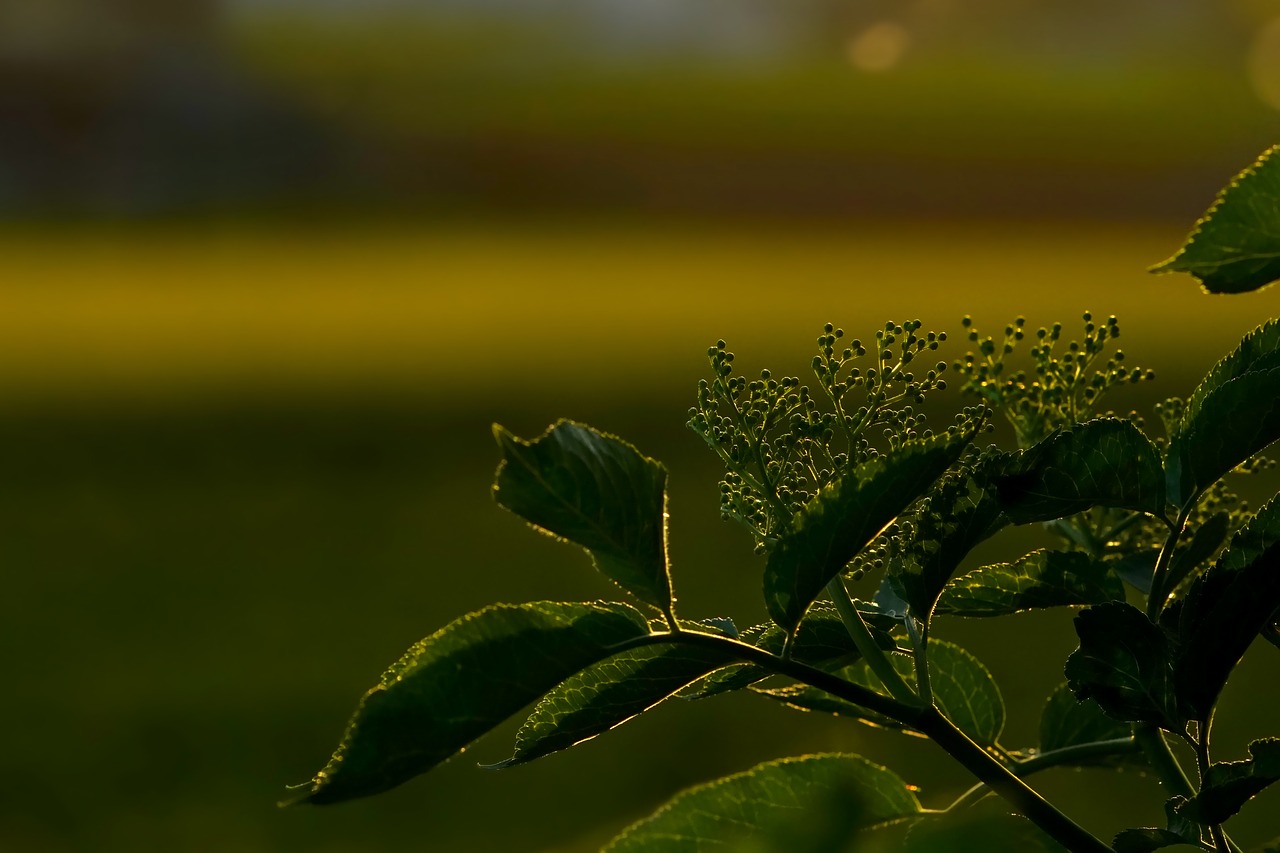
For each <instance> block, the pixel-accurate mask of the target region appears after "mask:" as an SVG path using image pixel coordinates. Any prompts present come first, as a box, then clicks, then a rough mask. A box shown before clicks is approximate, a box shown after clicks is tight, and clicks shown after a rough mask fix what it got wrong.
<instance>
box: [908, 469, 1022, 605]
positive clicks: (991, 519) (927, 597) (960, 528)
mask: <svg viewBox="0 0 1280 853" xmlns="http://www.w3.org/2000/svg"><path fill="white" fill-rule="evenodd" d="M1005 459H1006V457H1000V458H988V459H986V460H985V461H979V462H978V463H977V466H976V467H975V469H974V470H971V471H961V472H958V473H956V474H954V475H948V476H947V477H945V478H944V479H943V480H941V481H940V482H939V483H938V484H937V485H936V486H935V487H934V488H933V490H932V491H931V492H930V493H929V495H928V496H927V497H926V498H925V500H924V501H922V502H921V503H920V507H919V509H918V510H917V511H916V512H915V513H914V514H913V517H912V534H911V537H910V539H908V540H906V541H905V542H903V543H902V544H901V545H900V546H899V550H900V553H899V554H898V557H897V559H895V560H893V561H892V562H891V563H890V566H889V571H888V573H887V578H888V581H889V583H890V584H891V585H892V588H893V590H894V591H895V592H897V593H898V595H900V596H901V597H902V599H903V600H904V601H906V602H907V603H908V604H909V605H910V606H911V610H912V613H913V614H914V615H915V617H916V618H917V619H920V620H923V621H927V620H928V618H929V615H930V614H931V613H932V612H933V608H934V603H935V602H936V601H937V599H938V595H939V594H940V593H941V592H942V590H943V588H944V587H945V586H946V584H947V581H948V580H950V578H951V576H952V574H954V573H955V571H956V569H957V568H959V566H960V563H961V562H962V561H963V560H964V558H965V557H967V556H968V555H969V552H970V551H971V550H973V548H974V546H976V545H978V544H979V543H980V542H982V541H984V540H986V539H988V538H990V537H991V536H994V535H995V534H996V532H998V531H999V530H1000V529H1001V528H1002V527H1004V526H1005V525H1006V524H1008V519H1006V518H1005V517H1004V515H1002V514H1001V511H1000V502H999V500H998V499H997V497H996V491H995V488H994V486H993V485H992V480H991V477H992V476H993V475H994V473H995V472H996V471H997V470H998V469H999V467H1000V466H1001V465H1003V464H1005Z"/></svg>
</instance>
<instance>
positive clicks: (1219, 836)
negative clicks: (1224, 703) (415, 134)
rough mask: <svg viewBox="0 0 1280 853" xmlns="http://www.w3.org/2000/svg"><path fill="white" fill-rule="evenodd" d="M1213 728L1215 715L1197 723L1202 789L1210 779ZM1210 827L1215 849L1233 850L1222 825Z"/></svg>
mask: <svg viewBox="0 0 1280 853" xmlns="http://www.w3.org/2000/svg"><path fill="white" fill-rule="evenodd" d="M1212 727H1213V713H1212V712H1210V713H1209V715H1208V716H1207V717H1206V718H1205V719H1203V720H1200V721H1199V722H1197V723H1196V766H1197V769H1199V771H1200V787H1201V789H1203V788H1204V785H1205V782H1206V780H1207V779H1208V778H1209V767H1210V765H1211V764H1212V762H1211V761H1210V760H1209V730H1210V729H1211V728H1212ZM1208 826H1209V836H1210V837H1211V838H1212V839H1213V847H1214V849H1215V850H1217V851H1218V853H1228V851H1229V850H1230V849H1231V848H1230V846H1229V845H1228V844H1227V837H1226V834H1225V833H1223V831H1222V824H1219V823H1211V824H1209V825H1208Z"/></svg>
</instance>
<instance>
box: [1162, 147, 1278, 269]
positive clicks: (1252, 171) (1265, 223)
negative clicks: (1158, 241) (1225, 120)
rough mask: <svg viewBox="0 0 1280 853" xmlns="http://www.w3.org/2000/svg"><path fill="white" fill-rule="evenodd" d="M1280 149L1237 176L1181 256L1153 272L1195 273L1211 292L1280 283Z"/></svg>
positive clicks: (1223, 191) (1221, 195) (1205, 216)
mask: <svg viewBox="0 0 1280 853" xmlns="http://www.w3.org/2000/svg"><path fill="white" fill-rule="evenodd" d="M1278 147H1280V146H1277V147H1273V148H1269V149H1267V150H1266V151H1265V152H1263V154H1262V156H1260V157H1259V158H1258V160H1257V161H1256V162H1255V163H1254V164H1253V165H1252V166H1250V167H1249V168H1247V169H1245V170H1244V171H1243V172H1241V173H1240V174H1238V175H1236V176H1235V177H1234V178H1233V179H1232V180H1231V183H1229V184H1228V185H1227V186H1226V187H1225V188H1224V189H1223V190H1222V191H1221V192H1220V193H1218V197H1217V199H1216V200H1215V201H1214V203H1213V205H1212V206H1210V208H1209V210H1208V211H1206V212H1205V214H1204V216H1203V217H1201V218H1200V221H1199V222H1197V223H1196V226H1195V229H1194V230H1193V231H1192V232H1191V235H1190V236H1189V237H1188V238H1187V241H1186V243H1185V244H1184V245H1183V246H1182V248H1181V249H1179V250H1178V252H1177V254H1175V255H1174V256H1173V257H1172V258H1169V259H1168V260H1167V261H1164V262H1162V263H1160V264H1157V265H1156V266H1154V267H1152V268H1151V271H1152V272H1156V273H1163V272H1185V273H1190V274H1191V275H1193V276H1195V278H1196V279H1198V280H1199V281H1200V283H1201V284H1202V285H1203V286H1204V289H1205V290H1207V291H1208V292H1210V293H1244V292H1247V291H1250V290H1257V289H1258V288H1260V287H1264V286H1266V285H1268V284H1270V283H1272V282H1273V281H1275V280H1277V279H1280V162H1278V159H1280V158H1277V157H1275V153H1276V150H1277V148H1278Z"/></svg>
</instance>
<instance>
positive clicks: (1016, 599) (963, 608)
mask: <svg viewBox="0 0 1280 853" xmlns="http://www.w3.org/2000/svg"><path fill="white" fill-rule="evenodd" d="M1115 600H1120V601H1123V600H1124V586H1123V585H1122V584H1121V583H1120V579H1119V578H1117V577H1116V576H1115V575H1113V574H1112V573H1111V571H1110V568H1109V567H1108V566H1107V564H1105V563H1102V562H1100V561H1097V560H1094V559H1092V558H1090V557H1089V556H1088V555H1087V554H1083V553H1081V552H1079V551H1033V552H1031V553H1030V554H1027V555H1026V556H1024V557H1022V558H1020V559H1018V560H1017V561H1015V562H1013V563H996V564H995V565H991V566H983V567H982V568H980V569H977V570H975V571H972V572H969V573H968V574H967V575H964V576H962V577H959V578H955V579H953V580H952V581H951V583H950V584H948V585H947V587H946V589H944V590H943V592H942V596H941V597H940V598H939V599H938V605H937V608H936V609H935V611H934V612H935V613H940V614H950V615H955V616H1003V615H1005V614H1007V613H1015V612H1017V611H1019V610H1030V609H1033V608H1041V607H1059V606H1062V605H1073V604H1101V603H1102V602H1104V601H1115Z"/></svg>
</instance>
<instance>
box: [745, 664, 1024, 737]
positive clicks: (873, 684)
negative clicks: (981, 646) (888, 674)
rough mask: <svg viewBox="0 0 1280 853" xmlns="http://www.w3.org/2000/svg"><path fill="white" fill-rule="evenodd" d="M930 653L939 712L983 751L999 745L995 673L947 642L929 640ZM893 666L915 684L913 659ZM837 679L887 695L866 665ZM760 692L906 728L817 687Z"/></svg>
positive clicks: (1000, 712)
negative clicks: (984, 748) (980, 745)
mask: <svg viewBox="0 0 1280 853" xmlns="http://www.w3.org/2000/svg"><path fill="white" fill-rule="evenodd" d="M927 654H928V658H929V686H930V687H931V688H932V691H933V699H934V702H935V703H936V704H937V706H938V709H939V710H940V711H942V713H943V715H945V716H946V717H947V718H948V719H949V720H951V722H953V723H955V725H956V727H957V728H958V729H960V731H962V732H964V733H965V734H966V735H968V736H969V737H970V738H972V739H973V740H974V741H976V742H977V743H979V744H982V745H983V746H990V745H992V744H994V743H995V742H996V740H998V739H999V737H1000V733H1001V732H1003V731H1004V722H1005V710H1004V699H1003V698H1002V697H1001V695H1000V688H999V687H998V686H997V685H996V682H995V679H993V678H992V677H991V673H990V672H989V671H988V670H987V668H986V667H985V666H983V665H982V663H981V662H980V661H979V660H978V659H977V658H975V657H974V656H973V655H971V654H969V653H968V652H967V651H965V650H964V649H962V648H960V647H959V646H957V645H955V644H954V643H948V642H946V641H944V640H930V641H929V646H928V653H927ZM889 661H890V662H891V663H892V664H893V668H894V669H896V670H897V671H898V673H899V674H900V675H901V676H902V678H903V680H904V681H906V682H907V684H908V685H912V686H914V685H915V679H916V676H915V666H914V664H913V661H912V658H911V656H910V655H901V654H896V655H891V656H890V657H889ZM836 674H837V675H839V676H840V677H841V678H845V679H847V680H849V681H852V682H854V683H856V684H861V685H862V686H864V687H867V688H870V689H872V690H875V691H876V692H878V693H884V694H886V695H887V694H888V691H887V690H886V689H885V687H884V685H883V684H881V682H880V679H878V678H877V677H876V676H875V674H874V673H872V672H871V670H870V668H869V667H868V666H867V665H866V662H865V661H858V662H856V663H854V664H851V665H849V666H846V667H843V668H841V669H840V670H838V671H837V672H836ZM759 692H760V693H762V694H764V695H766V696H770V697H772V698H774V699H778V700H779V701H782V702H785V703H786V704H788V705H791V706H793V707H796V708H801V709H803V710H806V711H820V712H824V713H831V714H840V715H842V716H848V717H854V718H856V719H860V720H864V721H866V722H870V723H874V724H876V725H881V726H886V727H889V728H901V725H900V724H899V723H896V722H893V721H891V720H888V719H885V718H883V717H880V716H879V715H877V714H874V713H871V712H869V711H867V710H866V709H864V708H861V707H859V706H857V705H854V704H852V703H850V702H846V701H844V700H842V699H837V698H836V697H834V696H832V695H831V694H829V693H826V692H825V691H822V690H819V689H818V688H816V687H810V686H808V685H804V684H797V685H792V686H788V687H779V688H773V689H768V690H760V691H759Z"/></svg>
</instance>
